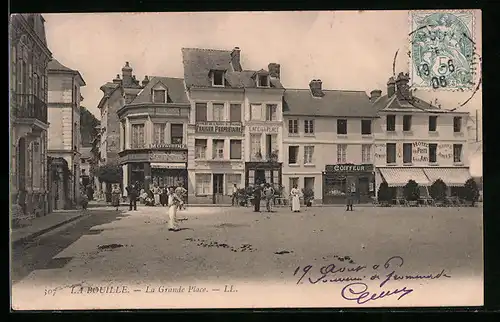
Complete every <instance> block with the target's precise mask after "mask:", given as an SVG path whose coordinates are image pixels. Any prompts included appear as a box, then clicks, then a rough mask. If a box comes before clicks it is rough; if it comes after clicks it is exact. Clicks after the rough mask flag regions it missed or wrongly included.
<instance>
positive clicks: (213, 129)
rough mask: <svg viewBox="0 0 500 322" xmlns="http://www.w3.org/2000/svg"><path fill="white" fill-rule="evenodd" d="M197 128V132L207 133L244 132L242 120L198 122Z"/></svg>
mask: <svg viewBox="0 0 500 322" xmlns="http://www.w3.org/2000/svg"><path fill="white" fill-rule="evenodd" d="M195 129H196V133H207V134H231V133H237V134H241V133H242V132H243V126H242V124H241V122H219V121H213V122H196V125H195Z"/></svg>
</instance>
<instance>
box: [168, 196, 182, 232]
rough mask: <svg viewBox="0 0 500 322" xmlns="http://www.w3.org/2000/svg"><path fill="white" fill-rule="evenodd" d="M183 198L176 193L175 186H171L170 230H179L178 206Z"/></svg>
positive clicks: (169, 197)
mask: <svg viewBox="0 0 500 322" xmlns="http://www.w3.org/2000/svg"><path fill="white" fill-rule="evenodd" d="M180 203H181V199H180V198H179V197H178V196H177V195H176V194H175V191H174V188H173V187H170V188H169V191H168V230H170V231H178V230H179V225H178V223H177V207H179V205H180Z"/></svg>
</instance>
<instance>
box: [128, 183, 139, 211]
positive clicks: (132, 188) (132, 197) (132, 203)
mask: <svg viewBox="0 0 500 322" xmlns="http://www.w3.org/2000/svg"><path fill="white" fill-rule="evenodd" d="M138 186H139V184H138V182H136V183H135V184H130V185H129V186H128V187H127V194H128V200H129V210H132V208H133V209H134V210H137V197H138V195H139V191H138V190H137V189H138V188H137V187H138Z"/></svg>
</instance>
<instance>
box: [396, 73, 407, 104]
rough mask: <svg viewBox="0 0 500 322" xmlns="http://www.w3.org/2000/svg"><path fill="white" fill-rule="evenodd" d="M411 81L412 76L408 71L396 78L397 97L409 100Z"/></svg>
mask: <svg viewBox="0 0 500 322" xmlns="http://www.w3.org/2000/svg"><path fill="white" fill-rule="evenodd" d="M409 81H410V76H409V75H408V73H406V74H404V73H399V75H398V78H397V79H396V97H397V98H398V100H409V99H410V86H408V82H409Z"/></svg>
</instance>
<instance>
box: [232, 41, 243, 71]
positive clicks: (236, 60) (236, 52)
mask: <svg viewBox="0 0 500 322" xmlns="http://www.w3.org/2000/svg"><path fill="white" fill-rule="evenodd" d="M240 59H241V50H240V47H234V49H233V51H232V52H231V66H232V67H233V70H234V71H235V72H241V71H242V70H243V69H242V67H241V61H240Z"/></svg>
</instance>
